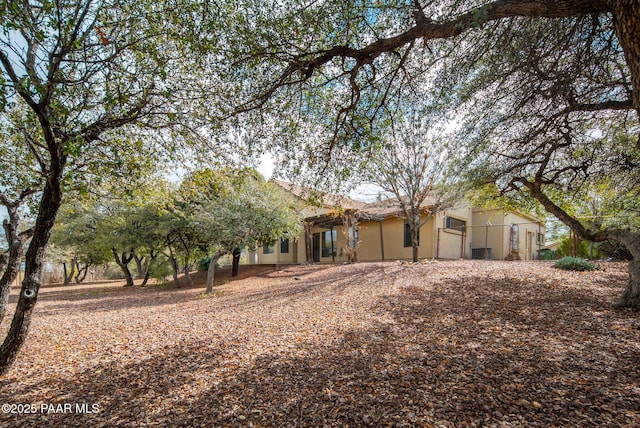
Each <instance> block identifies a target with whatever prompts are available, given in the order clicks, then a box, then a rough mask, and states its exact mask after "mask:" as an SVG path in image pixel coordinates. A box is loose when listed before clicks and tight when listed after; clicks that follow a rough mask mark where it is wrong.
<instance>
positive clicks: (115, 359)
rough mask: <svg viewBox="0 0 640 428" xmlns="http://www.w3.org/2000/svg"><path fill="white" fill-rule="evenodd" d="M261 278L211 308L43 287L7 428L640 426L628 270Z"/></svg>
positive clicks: (437, 268) (406, 271) (282, 272)
mask: <svg viewBox="0 0 640 428" xmlns="http://www.w3.org/2000/svg"><path fill="white" fill-rule="evenodd" d="M253 273H255V274H257V276H255V277H249V278H244V279H240V280H237V281H230V282H228V283H226V284H224V285H220V286H218V287H216V290H215V292H214V294H213V295H211V296H203V294H202V292H203V288H202V287H195V288H186V287H183V288H175V287H173V286H154V287H146V288H139V287H136V288H134V289H125V288H122V286H121V284H115V285H114V284H97V285H95V284H94V285H86V286H82V285H81V286H72V287H51V288H46V289H43V292H42V294H41V297H40V301H39V302H38V306H37V309H36V313H35V314H34V319H33V322H32V326H31V332H30V336H29V339H28V342H27V344H26V346H25V347H24V349H23V351H22V353H21V354H20V359H19V361H18V362H17V363H16V364H15V366H14V367H13V368H12V370H11V371H10V373H9V374H7V375H6V376H4V377H3V378H0V403H4V404H5V405H4V406H3V414H0V426H55V427H57V426H60V427H62V426H78V427H80V426H104V427H107V426H117V425H126V426H171V427H175V426H185V427H186V426H296V425H297V426H323V425H326V426H363V425H370V426H455V427H459V426H497V427H507V426H541V427H548V426H628V427H631V426H639V425H640V410H639V409H640V385H639V382H640V319H639V315H638V313H635V312H629V311H619V310H614V309H612V303H613V302H614V301H615V298H616V297H617V296H618V295H619V293H620V291H621V289H622V287H624V284H625V282H626V279H627V273H626V266H625V265H624V264H609V265H607V266H606V270H604V271H598V272H595V273H574V272H565V271H559V270H554V269H552V268H551V267H550V265H549V264H545V263H525V262H471V261H464V262H461V261H457V262H433V263H424V264H420V265H411V264H400V263H393V262H388V263H363V264H356V265H350V266H295V267H294V266H292V267H281V268H269V269H267V270H266V271H261V272H260V271H255V272H253ZM223 282H226V280H223ZM0 327H1V328H2V329H3V331H4V330H6V328H7V323H6V321H5V323H3V324H2V326H0Z"/></svg>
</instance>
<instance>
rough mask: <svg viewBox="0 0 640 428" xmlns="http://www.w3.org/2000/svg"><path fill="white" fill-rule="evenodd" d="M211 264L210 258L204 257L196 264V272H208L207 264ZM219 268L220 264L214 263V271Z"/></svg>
mask: <svg viewBox="0 0 640 428" xmlns="http://www.w3.org/2000/svg"><path fill="white" fill-rule="evenodd" d="M210 263H211V257H204V258H202V259H200V261H199V262H198V270H199V271H200V272H206V271H208V270H209V264H210ZM218 268H220V263H218V262H216V269H218Z"/></svg>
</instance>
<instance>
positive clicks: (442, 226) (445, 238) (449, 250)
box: [434, 206, 473, 259]
mask: <svg viewBox="0 0 640 428" xmlns="http://www.w3.org/2000/svg"><path fill="white" fill-rule="evenodd" d="M447 217H453V218H456V219H459V220H462V221H464V222H466V225H467V228H466V230H465V234H464V236H463V234H462V232H461V231H458V230H451V229H447V228H446V218H447ZM471 222H472V210H471V208H469V207H467V206H464V207H460V208H457V209H450V210H447V211H445V212H442V213H438V214H437V215H436V227H437V229H436V231H435V233H436V239H435V240H434V243H435V247H436V249H435V252H436V256H437V257H438V258H440V259H460V258H461V257H462V258H465V259H469V258H471V240H472V238H473V229H472V228H470V227H469V226H470V225H471Z"/></svg>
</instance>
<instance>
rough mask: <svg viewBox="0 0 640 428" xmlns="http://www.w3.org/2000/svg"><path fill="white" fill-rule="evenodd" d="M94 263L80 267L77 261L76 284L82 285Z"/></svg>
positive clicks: (89, 262)
mask: <svg viewBox="0 0 640 428" xmlns="http://www.w3.org/2000/svg"><path fill="white" fill-rule="evenodd" d="M92 264H93V263H92V262H91V261H88V262H86V263H85V264H84V266H82V267H80V263H79V262H78V261H77V260H76V271H77V272H78V273H77V274H76V284H80V283H81V282H82V281H84V280H85V278H86V277H87V273H89V268H90V267H91V265H92Z"/></svg>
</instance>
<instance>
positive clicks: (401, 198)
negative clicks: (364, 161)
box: [369, 113, 461, 262]
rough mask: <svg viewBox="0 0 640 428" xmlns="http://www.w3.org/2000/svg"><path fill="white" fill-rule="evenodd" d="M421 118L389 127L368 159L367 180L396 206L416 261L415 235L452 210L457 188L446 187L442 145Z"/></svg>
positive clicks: (411, 118)
mask: <svg viewBox="0 0 640 428" xmlns="http://www.w3.org/2000/svg"><path fill="white" fill-rule="evenodd" d="M428 121H429V119H428V118H427V117H425V116H424V115H417V114H415V113H414V114H409V115H407V116H406V117H405V118H403V119H401V120H399V121H397V122H396V123H393V125H392V126H391V129H390V131H389V134H388V135H387V136H386V138H384V139H383V143H382V147H381V148H380V150H378V151H376V152H375V153H374V154H373V156H372V157H371V162H370V170H369V179H370V181H371V183H373V184H375V185H377V186H379V187H381V188H382V189H383V190H384V191H385V192H386V193H387V194H389V195H391V197H392V198H393V199H394V200H395V201H396V202H397V203H398V204H399V206H400V209H401V211H402V215H403V216H404V218H405V219H406V222H407V227H408V228H409V232H410V236H411V247H412V258H413V261H414V262H417V261H418V247H419V239H418V237H419V231H420V228H421V227H422V226H424V225H425V224H426V223H427V222H428V221H429V220H431V218H433V217H434V216H435V215H436V213H438V212H440V211H442V210H444V209H447V208H448V207H450V206H452V205H453V204H454V203H455V202H456V201H457V199H458V198H459V195H460V194H461V186H454V185H453V184H454V183H446V164H445V161H444V159H445V156H446V154H447V152H446V145H445V144H443V143H442V141H441V138H442V137H440V136H439V135H436V133H437V131H436V130H435V129H434V128H433V127H431V126H430V125H429V122H428Z"/></svg>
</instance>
